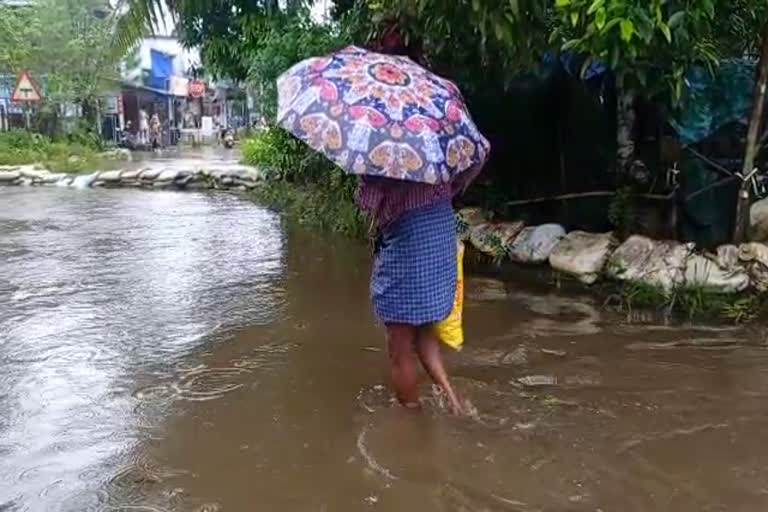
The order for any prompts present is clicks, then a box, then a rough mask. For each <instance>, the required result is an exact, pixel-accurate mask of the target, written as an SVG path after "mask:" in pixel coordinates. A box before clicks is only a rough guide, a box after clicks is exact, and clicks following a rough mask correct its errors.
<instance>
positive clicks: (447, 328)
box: [435, 242, 464, 350]
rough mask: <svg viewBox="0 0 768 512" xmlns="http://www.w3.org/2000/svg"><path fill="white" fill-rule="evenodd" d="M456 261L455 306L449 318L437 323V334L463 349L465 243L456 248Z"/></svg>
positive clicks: (453, 346) (457, 347)
mask: <svg viewBox="0 0 768 512" xmlns="http://www.w3.org/2000/svg"><path fill="white" fill-rule="evenodd" d="M456 262H457V263H458V272H457V274H456V296H455V297H454V299H453V308H452V309H451V313H450V314H449V315H448V318H446V319H445V320H441V321H440V322H437V323H436V324H435V330H436V331H437V336H438V338H440V339H441V340H443V342H444V343H445V344H446V345H448V346H449V347H451V348H454V349H456V350H461V345H462V344H463V343H464V329H463V327H462V322H461V316H462V311H463V310H464V244H463V243H462V242H459V243H458V247H457V250H456Z"/></svg>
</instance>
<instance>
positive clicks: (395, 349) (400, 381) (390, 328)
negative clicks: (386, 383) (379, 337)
mask: <svg viewBox="0 0 768 512" xmlns="http://www.w3.org/2000/svg"><path fill="white" fill-rule="evenodd" d="M416 334H417V332H416V328H415V327H413V326H410V325H401V324H389V325H387V348H388V350H389V363H390V365H391V371H392V385H393V387H394V388H395V395H396V396H397V399H398V401H399V402H400V403H401V404H402V405H403V406H405V407H408V408H412V409H415V408H418V407H419V375H418V372H417V370H416V365H415V364H414V357H413V345H414V343H415V342H416Z"/></svg>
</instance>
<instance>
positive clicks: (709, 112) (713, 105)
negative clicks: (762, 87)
mask: <svg viewBox="0 0 768 512" xmlns="http://www.w3.org/2000/svg"><path fill="white" fill-rule="evenodd" d="M754 75H755V61H754V60H749V59H728V60H724V61H722V62H721V63H720V66H719V67H718V69H717V70H716V73H715V75H714V76H712V75H710V73H709V71H707V69H706V68H704V67H701V66H697V67H694V68H691V70H690V71H689V72H688V73H687V74H686V76H685V82H686V86H687V87H686V95H685V101H684V102H683V107H682V109H680V110H679V111H678V112H676V113H675V114H674V118H673V119H671V120H670V122H669V124H671V125H672V127H673V128H674V129H675V131H676V132H677V134H678V135H679V136H680V140H681V141H682V142H683V144H685V145H690V144H696V143H697V142H701V141H702V140H704V139H706V138H707V137H709V136H710V135H712V134H713V133H715V132H716V131H718V130H719V129H720V128H723V127H724V126H726V125H729V124H731V123H733V122H746V118H747V116H748V115H749V110H750V107H751V105H752V89H753V87H754Z"/></svg>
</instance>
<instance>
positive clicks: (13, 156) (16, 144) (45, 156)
mask: <svg viewBox="0 0 768 512" xmlns="http://www.w3.org/2000/svg"><path fill="white" fill-rule="evenodd" d="M99 149H100V148H99V145H98V144H97V143H96V142H94V140H93V139H92V138H91V137H90V136H89V135H87V134H78V135H72V136H68V137H67V139H63V140H57V141H52V140H51V139H49V138H48V137H45V136H44V135H40V134H38V133H31V132H27V131H24V130H10V131H7V132H0V165H24V164H41V165H42V166H44V167H45V168H46V169H48V170H50V171H54V172H84V171H94V170H96V169H98V168H99V167H101V166H102V165H103V161H102V159H101V158H100V157H99V154H98V151H99Z"/></svg>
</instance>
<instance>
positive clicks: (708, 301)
mask: <svg viewBox="0 0 768 512" xmlns="http://www.w3.org/2000/svg"><path fill="white" fill-rule="evenodd" d="M606 286H609V287H612V286H613V285H610V284H607V285H606ZM606 302H613V303H615V304H616V305H617V306H618V307H619V309H620V310H622V311H624V312H626V313H627V315H628V316H629V317H631V315H632V314H633V312H634V311H637V310H655V311H659V312H662V313H663V314H664V315H665V316H671V315H682V316H684V317H685V318H687V319H689V320H702V319H708V320H713V319H720V320H722V321H726V322H729V323H736V324H740V323H744V322H747V321H749V320H751V319H752V318H754V317H755V316H757V315H758V313H759V312H760V309H761V306H762V304H763V299H762V298H761V297H760V296H759V295H756V294H754V293H751V292H750V293H741V294H735V295H734V294H725V293H718V292H716V291H713V290H711V289H708V288H706V287H704V286H691V285H687V286H681V287H678V288H675V289H674V290H671V291H667V290H664V289H662V288H660V287H658V286H652V285H649V284H646V283H640V282H631V283H624V284H622V285H620V286H619V288H618V290H616V291H614V292H612V293H611V294H609V298H608V300H607V301H606Z"/></svg>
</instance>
